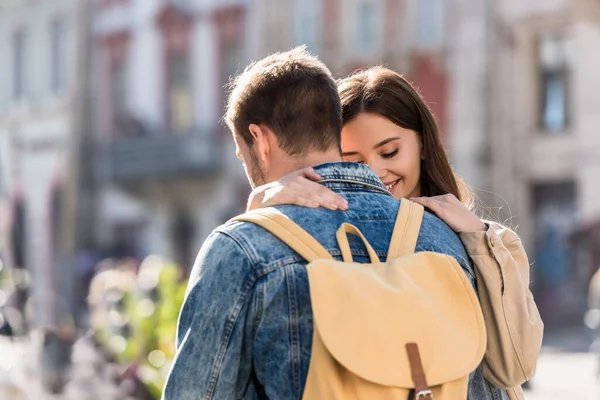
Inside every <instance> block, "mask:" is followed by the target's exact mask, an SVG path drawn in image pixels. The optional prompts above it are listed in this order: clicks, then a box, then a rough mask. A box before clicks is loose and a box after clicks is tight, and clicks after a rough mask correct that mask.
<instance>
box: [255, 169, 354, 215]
mask: <svg viewBox="0 0 600 400" xmlns="http://www.w3.org/2000/svg"><path fill="white" fill-rule="evenodd" d="M320 180H321V177H320V176H319V174H317V173H316V172H315V170H314V169H313V168H311V167H308V168H303V169H301V170H298V171H295V172H292V173H291V174H288V175H286V176H284V177H283V178H281V179H280V180H278V181H275V182H273V183H268V184H266V185H263V186H259V187H257V188H255V189H254V190H253V191H252V193H250V197H249V198H248V205H247V207H246V209H247V211H250V210H254V209H256V208H265V207H271V206H277V205H282V204H293V205H296V206H302V207H310V208H318V207H325V208H328V209H330V210H338V209H339V210H347V209H348V202H347V201H346V199H344V198H343V197H342V196H340V195H339V194H337V193H335V192H333V191H332V190H329V189H328V188H326V187H325V186H323V185H321V184H319V183H318V182H319V181H320Z"/></svg>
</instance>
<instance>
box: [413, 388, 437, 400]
mask: <svg viewBox="0 0 600 400" xmlns="http://www.w3.org/2000/svg"><path fill="white" fill-rule="evenodd" d="M415 400H433V393H431V390H429V389H427V390H420V391H419V392H418V393H417V394H416V395H415Z"/></svg>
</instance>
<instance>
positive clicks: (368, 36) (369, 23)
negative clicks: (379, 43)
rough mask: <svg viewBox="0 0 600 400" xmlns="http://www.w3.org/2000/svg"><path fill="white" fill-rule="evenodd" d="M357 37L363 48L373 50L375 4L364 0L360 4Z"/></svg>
mask: <svg viewBox="0 0 600 400" xmlns="http://www.w3.org/2000/svg"><path fill="white" fill-rule="evenodd" d="M357 11H358V15H357V28H358V31H357V35H358V37H357V39H358V46H359V48H360V49H361V50H363V51H364V50H373V48H374V46H375V4H374V3H373V2H372V1H362V2H360V3H359V4H358V10H357Z"/></svg>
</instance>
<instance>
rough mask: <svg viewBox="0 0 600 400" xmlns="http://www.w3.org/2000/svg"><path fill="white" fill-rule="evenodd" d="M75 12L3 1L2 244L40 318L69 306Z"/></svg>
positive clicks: (66, 5)
mask: <svg viewBox="0 0 600 400" xmlns="http://www.w3.org/2000/svg"><path fill="white" fill-rule="evenodd" d="M2 3H5V4H2ZM78 15H79V14H78V7H77V4H76V2H75V1H70V0H61V1H53V2H31V1H12V2H8V3H6V2H1V3H0V54H2V60H3V62H2V63H0V171H1V179H0V181H1V187H2V189H1V194H2V199H1V201H2V207H1V208H2V210H3V219H4V220H3V223H2V225H3V229H2V232H1V234H2V237H1V238H0V240H1V241H2V247H1V251H2V259H3V262H4V263H5V264H6V265H7V266H9V267H12V268H15V269H17V270H18V271H19V272H21V273H20V274H17V276H19V277H22V278H23V281H22V282H21V283H22V284H23V285H25V284H26V283H28V290H29V292H30V294H31V295H32V297H31V303H30V304H31V306H32V307H31V309H30V310H31V312H32V314H31V317H32V320H33V321H34V323H35V324H40V325H41V324H50V323H53V322H55V321H56V318H57V316H58V315H59V314H61V313H63V312H65V311H66V310H67V309H68V307H69V306H68V305H67V304H65V303H66V302H67V301H68V300H67V299H66V298H63V297H60V296H56V293H58V292H60V289H61V284H62V283H61V275H62V274H61V272H63V270H62V267H63V266H62V264H61V262H60V260H59V258H60V255H59V247H60V242H59V241H60V237H61V236H60V234H59V232H60V227H61V221H62V216H61V207H62V206H61V197H62V196H63V193H64V187H65V185H66V180H67V175H68V173H67V169H68V160H69V148H70V147H69V146H71V143H72V140H73V137H74V131H73V123H74V121H73V119H72V115H73V113H72V110H73V98H74V97H73V95H74V80H73V76H74V71H75V68H76V57H75V48H76V29H77V24H78V21H79V19H78V18H79V16H78Z"/></svg>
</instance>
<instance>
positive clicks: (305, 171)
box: [298, 167, 323, 182]
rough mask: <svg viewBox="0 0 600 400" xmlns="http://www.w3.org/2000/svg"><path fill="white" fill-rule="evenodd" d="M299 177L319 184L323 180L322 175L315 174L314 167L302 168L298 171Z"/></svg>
mask: <svg viewBox="0 0 600 400" xmlns="http://www.w3.org/2000/svg"><path fill="white" fill-rule="evenodd" d="M298 175H299V176H302V177H304V178H306V179H309V180H311V181H313V182H318V181H320V180H321V179H323V178H321V175H319V174H317V173H316V172H315V170H314V168H313V167H307V168H302V169H301V170H300V171H298Z"/></svg>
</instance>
